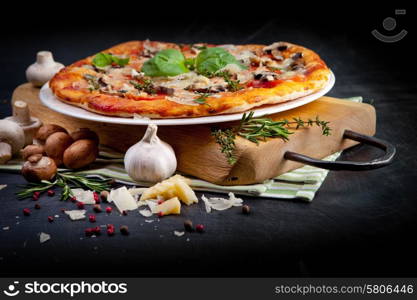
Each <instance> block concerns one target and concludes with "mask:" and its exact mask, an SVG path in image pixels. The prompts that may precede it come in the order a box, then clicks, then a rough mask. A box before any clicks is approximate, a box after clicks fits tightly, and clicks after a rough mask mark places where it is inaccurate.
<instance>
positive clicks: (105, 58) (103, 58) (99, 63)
mask: <svg viewBox="0 0 417 300" xmlns="http://www.w3.org/2000/svg"><path fill="white" fill-rule="evenodd" d="M112 62H113V59H112V55H111V54H106V53H99V54H97V55H96V56H95V57H94V58H93V64H94V65H95V66H96V67H100V68H103V67H105V66H108V65H110V64H111V63H112Z"/></svg>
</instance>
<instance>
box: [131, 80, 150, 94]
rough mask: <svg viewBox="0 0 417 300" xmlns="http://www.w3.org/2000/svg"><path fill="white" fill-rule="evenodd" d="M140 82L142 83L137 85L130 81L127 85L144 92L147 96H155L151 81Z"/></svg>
mask: <svg viewBox="0 0 417 300" xmlns="http://www.w3.org/2000/svg"><path fill="white" fill-rule="evenodd" d="M142 81H143V82H142V83H139V82H136V81H134V80H130V81H129V83H130V84H132V85H133V86H134V87H135V89H137V90H139V91H144V92H146V93H148V94H156V89H155V86H154V84H153V83H152V80H150V79H143V80H142Z"/></svg>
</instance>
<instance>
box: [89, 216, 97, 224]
mask: <svg viewBox="0 0 417 300" xmlns="http://www.w3.org/2000/svg"><path fill="white" fill-rule="evenodd" d="M88 220H89V221H90V222H91V223H94V222H95V221H96V216H95V215H89V216H88Z"/></svg>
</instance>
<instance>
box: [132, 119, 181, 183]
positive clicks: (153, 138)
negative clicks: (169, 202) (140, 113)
mask: <svg viewBox="0 0 417 300" xmlns="http://www.w3.org/2000/svg"><path fill="white" fill-rule="evenodd" d="M157 131H158V127H157V126H156V125H155V124H150V125H148V128H147V129H146V132H145V135H144V136H143V138H142V140H141V141H140V142H138V143H137V144H135V145H133V146H132V147H130V148H129V150H127V152H126V155H125V158H124V163H125V169H126V172H127V173H128V174H129V176H130V177H131V178H132V179H133V180H135V181H146V182H158V181H162V180H164V179H166V178H168V177H170V176H171V175H172V174H174V172H175V170H176V169H177V159H176V157H175V153H174V150H173V149H172V147H171V146H170V145H168V144H167V143H165V142H164V141H161V140H160V139H159V138H158V136H157V135H156V132H157Z"/></svg>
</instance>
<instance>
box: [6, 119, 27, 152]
mask: <svg viewBox="0 0 417 300" xmlns="http://www.w3.org/2000/svg"><path fill="white" fill-rule="evenodd" d="M0 142H5V143H7V144H9V145H10V146H11V147H12V154H17V153H18V152H19V150H20V149H22V148H23V146H24V145H25V132H24V131H23V129H22V127H20V126H19V125H18V124H16V123H15V122H12V121H8V120H0Z"/></svg>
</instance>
